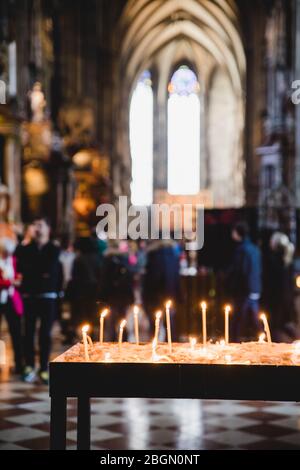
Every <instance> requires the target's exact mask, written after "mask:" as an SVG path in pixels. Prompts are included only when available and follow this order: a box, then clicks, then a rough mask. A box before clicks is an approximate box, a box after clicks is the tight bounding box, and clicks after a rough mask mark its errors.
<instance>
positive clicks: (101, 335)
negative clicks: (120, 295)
mask: <svg viewBox="0 0 300 470" xmlns="http://www.w3.org/2000/svg"><path fill="white" fill-rule="evenodd" d="M108 313H109V310H108V308H106V309H105V310H103V312H102V313H101V315H100V332H99V343H100V344H103V338H104V318H105V317H106V315H107V314H108Z"/></svg>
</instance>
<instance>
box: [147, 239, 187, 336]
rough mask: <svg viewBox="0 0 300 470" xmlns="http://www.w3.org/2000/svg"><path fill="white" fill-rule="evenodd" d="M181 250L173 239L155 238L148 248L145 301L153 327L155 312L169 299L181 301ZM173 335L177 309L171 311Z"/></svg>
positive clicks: (174, 302)
mask: <svg viewBox="0 0 300 470" xmlns="http://www.w3.org/2000/svg"><path fill="white" fill-rule="evenodd" d="M179 273H180V251H179V249H178V245H177V243H176V242H174V241H173V240H155V241H152V242H151V243H150V245H149V246H148V249H147V261H146V267H145V275H144V280H143V303H144V306H145V310H146V312H147V314H148V317H149V320H150V325H151V327H152V328H153V324H154V323H153V318H154V313H155V311H157V310H160V309H162V308H164V304H165V302H166V301H167V300H169V299H170V300H172V302H173V305H174V304H176V302H178V301H180V274H179ZM171 322H172V335H173V337H174V339H176V328H175V309H174V307H173V309H172V311H171Z"/></svg>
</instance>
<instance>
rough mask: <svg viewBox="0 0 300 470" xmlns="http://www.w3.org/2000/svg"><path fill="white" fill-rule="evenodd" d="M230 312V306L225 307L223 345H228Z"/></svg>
mask: <svg viewBox="0 0 300 470" xmlns="http://www.w3.org/2000/svg"><path fill="white" fill-rule="evenodd" d="M230 312H231V307H230V305H226V307H225V343H226V344H229V314H230Z"/></svg>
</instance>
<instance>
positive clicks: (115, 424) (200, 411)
mask: <svg viewBox="0 0 300 470" xmlns="http://www.w3.org/2000/svg"><path fill="white" fill-rule="evenodd" d="M67 439H68V448H69V449H73V448H76V442H75V441H76V400H69V403H68V433H67ZM48 447H49V399H48V392H47V388H46V387H43V386H32V385H25V384H22V383H19V382H16V381H9V382H6V383H2V384H0V450H4V449H12V450H13V449H15V450H17V449H35V450H40V449H48ZM92 448H93V449H106V450H107V449H109V450H112V449H161V450H163V449H191V450H196V449H198V450H199V449H200V450H201V449H287V450H289V449H300V405H296V404H293V403H291V404H282V403H253V402H234V401H230V402H218V401H199V400H182V401H178V400H141V399H126V400H120V399H114V400H112V399H109V400H100V399H99V400H98V399H97V400H93V403H92Z"/></svg>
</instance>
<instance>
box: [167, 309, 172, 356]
mask: <svg viewBox="0 0 300 470" xmlns="http://www.w3.org/2000/svg"><path fill="white" fill-rule="evenodd" d="M171 306H172V302H171V300H168V302H167V303H166V323H167V339H168V346H169V353H170V354H171V353H172V334H171V319H170V309H171Z"/></svg>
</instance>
